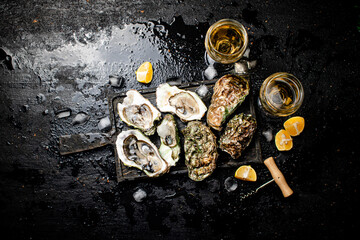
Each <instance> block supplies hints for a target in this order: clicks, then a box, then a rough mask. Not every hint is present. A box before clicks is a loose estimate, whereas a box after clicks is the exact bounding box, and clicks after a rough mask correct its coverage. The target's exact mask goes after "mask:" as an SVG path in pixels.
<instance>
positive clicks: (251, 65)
mask: <svg viewBox="0 0 360 240" xmlns="http://www.w3.org/2000/svg"><path fill="white" fill-rule="evenodd" d="M256 64H257V61H256V60H253V61H249V62H248V68H249V69H253V68H255V67H256Z"/></svg>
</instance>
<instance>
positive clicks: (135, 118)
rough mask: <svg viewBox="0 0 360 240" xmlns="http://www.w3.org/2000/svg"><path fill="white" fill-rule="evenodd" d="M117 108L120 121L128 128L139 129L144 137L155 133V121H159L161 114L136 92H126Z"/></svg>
mask: <svg viewBox="0 0 360 240" xmlns="http://www.w3.org/2000/svg"><path fill="white" fill-rule="evenodd" d="M117 108H118V112H119V116H120V118H121V120H122V121H123V122H125V123H126V124H128V125H129V126H133V127H135V128H138V129H140V130H141V131H143V132H144V133H145V134H146V135H152V134H154V133H155V129H156V121H158V120H160V118H161V113H160V112H159V110H157V109H156V108H155V107H154V106H153V105H152V104H151V102H150V101H149V100H148V99H146V98H144V97H143V96H142V95H141V94H140V93H139V92H138V91H136V90H129V91H127V93H126V97H125V98H124V100H123V103H118V106H117Z"/></svg>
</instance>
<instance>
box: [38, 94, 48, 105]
mask: <svg viewBox="0 0 360 240" xmlns="http://www.w3.org/2000/svg"><path fill="white" fill-rule="evenodd" d="M45 100H46V97H45V95H44V94H42V93H39V94H38V95H36V101H37V102H38V103H39V104H40V103H43V102H45Z"/></svg>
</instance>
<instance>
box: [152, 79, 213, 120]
mask: <svg viewBox="0 0 360 240" xmlns="http://www.w3.org/2000/svg"><path fill="white" fill-rule="evenodd" d="M156 104H157V107H158V108H159V110H160V111H161V112H170V113H174V114H176V115H177V116H178V117H179V118H180V119H181V120H182V121H184V122H188V121H192V120H200V119H201V118H202V117H203V116H204V115H205V112H206V110H207V108H206V106H205V104H204V103H203V101H202V100H201V99H200V97H199V96H198V95H197V94H196V93H194V92H191V91H187V90H182V89H179V88H177V87H176V86H170V85H169V84H168V83H164V84H161V85H160V86H159V87H158V88H157V89H156Z"/></svg>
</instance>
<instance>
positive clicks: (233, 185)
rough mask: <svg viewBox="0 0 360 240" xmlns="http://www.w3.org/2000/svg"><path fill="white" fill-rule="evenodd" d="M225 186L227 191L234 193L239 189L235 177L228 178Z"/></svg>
mask: <svg viewBox="0 0 360 240" xmlns="http://www.w3.org/2000/svg"><path fill="white" fill-rule="evenodd" d="M224 186H225V189H226V191H228V192H232V191H235V190H236V189H237V187H238V183H237V181H236V179H234V178H233V177H228V178H226V179H225V183H224Z"/></svg>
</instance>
